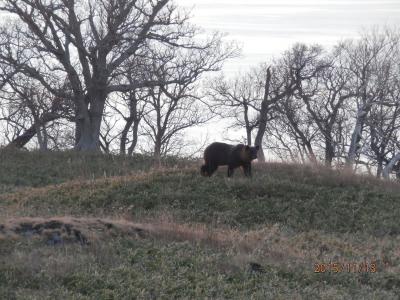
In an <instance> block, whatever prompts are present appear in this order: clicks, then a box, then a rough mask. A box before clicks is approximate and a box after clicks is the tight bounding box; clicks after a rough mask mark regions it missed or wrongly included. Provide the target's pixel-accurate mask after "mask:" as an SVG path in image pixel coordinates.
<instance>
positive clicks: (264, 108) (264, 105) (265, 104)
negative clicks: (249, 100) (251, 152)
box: [254, 68, 271, 162]
mask: <svg viewBox="0 0 400 300" xmlns="http://www.w3.org/2000/svg"><path fill="white" fill-rule="evenodd" d="M270 83H271V69H270V68H268V69H267V78H266V80H265V90H264V99H263V101H262V102H261V110H260V122H259V125H258V131H257V135H256V138H255V140H254V145H256V146H259V147H260V148H259V150H258V155H257V159H258V161H260V162H265V155H264V150H263V148H262V140H263V137H264V133H265V129H266V128H267V121H268V112H269V101H268V97H269V89H270Z"/></svg>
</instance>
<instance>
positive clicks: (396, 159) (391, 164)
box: [382, 153, 400, 179]
mask: <svg viewBox="0 0 400 300" xmlns="http://www.w3.org/2000/svg"><path fill="white" fill-rule="evenodd" d="M399 161H400V153H397V154H396V155H395V156H394V157H393V158H392V160H391V161H390V162H389V163H388V164H387V165H386V167H385V168H384V169H383V171H382V175H383V178H386V179H389V177H390V173H391V172H392V169H393V167H394V165H395V164H396V163H397V162H399Z"/></svg>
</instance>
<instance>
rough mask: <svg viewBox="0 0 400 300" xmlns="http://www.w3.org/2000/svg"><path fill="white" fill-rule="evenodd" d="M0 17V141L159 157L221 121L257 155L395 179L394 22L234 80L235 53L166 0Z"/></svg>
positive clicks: (398, 111) (50, 0) (55, 4)
mask: <svg viewBox="0 0 400 300" xmlns="http://www.w3.org/2000/svg"><path fill="white" fill-rule="evenodd" d="M0 11H2V13H3V15H4V16H5V17H4V20H3V22H2V24H1V27H0V76H1V77H0V128H1V131H0V143H1V144H2V145H3V146H4V147H17V148H22V147H28V146H29V147H31V148H38V149H40V150H43V151H45V150H63V149H72V148H73V149H76V150H77V151H103V152H118V153H120V154H123V155H132V154H133V153H135V152H137V151H148V152H150V153H151V154H152V155H154V156H155V157H157V158H160V157H162V156H165V155H168V154H177V153H180V151H182V150H183V149H184V148H185V146H186V145H187V144H190V142H189V141H188V139H187V138H188V137H187V135H186V134H185V132H186V130H187V129H189V128H193V127H196V126H199V125H201V124H207V123H209V124H212V122H214V121H215V120H217V119H219V118H223V119H225V120H228V122H227V124H226V126H229V127H234V128H236V129H237V130H239V131H242V132H243V133H244V136H245V141H246V142H247V143H248V144H254V145H259V146H260V147H261V150H260V152H259V160H261V161H263V160H265V158H268V156H271V157H275V158H276V157H277V158H279V159H281V160H283V161H293V162H302V163H306V162H311V163H322V164H325V165H326V166H328V167H333V166H334V167H346V168H351V169H357V168H362V169H363V170H368V171H369V172H371V173H374V174H375V175H376V176H378V177H381V176H385V177H388V176H389V175H390V173H392V172H393V171H394V172H396V171H400V164H399V163H398V162H399V160H400V143H399V142H398V137H399V135H400V131H399V129H400V42H399V31H398V29H397V28H395V29H388V28H375V29H371V30H369V31H368V32H364V33H362V34H360V36H359V37H358V38H355V39H352V40H345V41H338V43H337V44H336V45H335V46H334V47H330V48H329V49H328V48H324V47H322V46H319V45H306V44H302V43H298V44H295V45H293V46H292V47H291V48H290V49H288V50H287V51H285V52H284V53H282V54H281V55H280V56H278V57H276V58H270V59H269V60H268V58H266V62H265V63H263V64H260V65H258V66H249V70H248V71H247V72H244V73H243V72H242V73H240V74H238V75H235V76H227V75H224V74H222V73H221V72H220V71H221V69H222V67H223V63H224V62H225V61H227V60H229V59H231V58H236V57H237V56H238V55H239V52H240V49H238V47H237V46H236V44H235V43H233V42H227V41H226V40H225V39H224V36H223V35H222V34H220V33H218V32H217V33H213V34H206V33H204V32H203V31H202V30H201V29H200V28H198V27H196V26H195V25H193V24H191V23H190V12H188V11H185V10H183V9H181V8H179V7H177V6H176V5H175V4H174V3H173V2H172V1H170V0H152V1H131V0H101V1H96V2H95V1H91V0H84V1H73V0H47V1H34V0H24V1H16V0H5V1H2V3H1V4H0Z"/></svg>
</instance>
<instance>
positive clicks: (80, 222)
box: [0, 217, 146, 245]
mask: <svg viewBox="0 0 400 300" xmlns="http://www.w3.org/2000/svg"><path fill="white" fill-rule="evenodd" d="M120 234H123V235H133V236H135V237H139V238H144V237H146V232H145V230H144V229H143V228H140V227H139V226H137V225H134V224H130V223H127V222H121V221H112V220H104V219H93V218H88V219H78V218H67V217H62V218H51V219H43V218H18V219H9V220H7V221H6V222H4V223H3V224H0V237H2V238H7V237H9V238H11V237H12V238H19V237H20V238H22V237H25V238H34V239H37V238H39V239H42V240H44V242H45V243H47V244H48V245H57V244H64V243H80V244H81V245H86V244H89V243H90V242H91V241H93V240H99V239H102V238H106V237H107V236H109V235H111V236H116V235H120Z"/></svg>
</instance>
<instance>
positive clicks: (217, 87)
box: [208, 69, 263, 145]
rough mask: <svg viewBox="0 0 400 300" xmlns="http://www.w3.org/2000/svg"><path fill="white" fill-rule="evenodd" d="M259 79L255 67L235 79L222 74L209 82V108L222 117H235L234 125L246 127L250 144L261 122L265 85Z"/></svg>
mask: <svg viewBox="0 0 400 300" xmlns="http://www.w3.org/2000/svg"><path fill="white" fill-rule="evenodd" d="M258 79H259V78H258V74H257V70H255V69H253V70H251V71H249V72H247V73H245V74H244V75H238V76H236V77H235V78H234V79H233V80H226V79H225V78H224V77H223V76H220V77H218V78H213V79H212V80H211V81H210V83H209V89H210V90H209V93H208V94H209V95H208V96H209V97H210V103H209V108H210V109H211V111H212V112H213V113H215V114H217V115H219V116H220V117H222V118H229V119H233V124H232V127H236V128H240V129H242V128H244V129H245V131H246V140H247V144H248V145H251V144H252V132H253V130H254V129H256V128H257V127H258V124H259V110H260V102H261V97H262V96H261V95H262V92H263V90H262V88H263V87H262V84H260V82H259V81H258Z"/></svg>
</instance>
